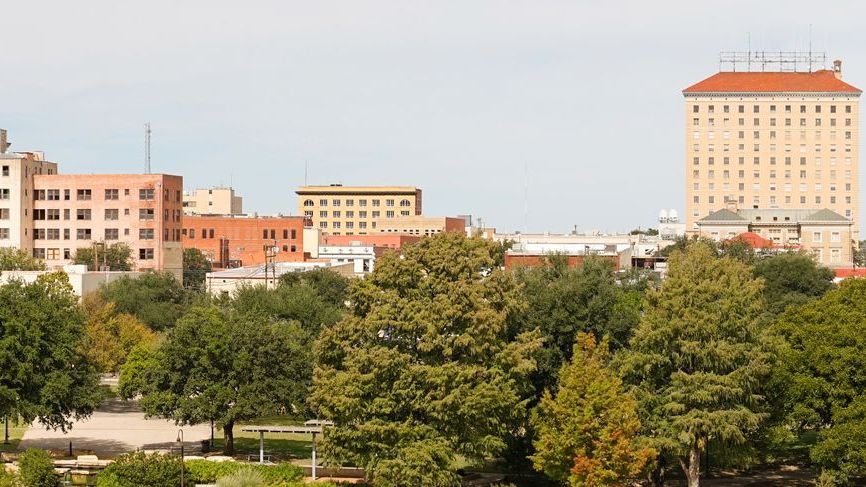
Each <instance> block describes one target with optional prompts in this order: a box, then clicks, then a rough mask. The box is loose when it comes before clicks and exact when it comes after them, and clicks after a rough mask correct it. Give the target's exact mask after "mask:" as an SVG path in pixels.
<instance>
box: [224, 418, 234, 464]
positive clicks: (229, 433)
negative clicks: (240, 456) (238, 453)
mask: <svg viewBox="0 0 866 487" xmlns="http://www.w3.org/2000/svg"><path fill="white" fill-rule="evenodd" d="M234 427H235V423H234V421H230V422H228V423H226V424H224V425H223V453H224V454H226V455H228V456H232V455H234V454H235V434H234Z"/></svg>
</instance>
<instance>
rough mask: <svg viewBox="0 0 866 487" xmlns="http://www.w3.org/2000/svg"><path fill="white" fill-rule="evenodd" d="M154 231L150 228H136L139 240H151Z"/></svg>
mask: <svg viewBox="0 0 866 487" xmlns="http://www.w3.org/2000/svg"><path fill="white" fill-rule="evenodd" d="M153 236H154V232H153V229H152V228H139V229H138V238H139V240H153Z"/></svg>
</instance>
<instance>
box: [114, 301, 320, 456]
mask: <svg viewBox="0 0 866 487" xmlns="http://www.w3.org/2000/svg"><path fill="white" fill-rule="evenodd" d="M311 372H312V369H311V366H310V353H309V347H306V346H304V335H303V333H302V332H301V330H300V328H299V327H298V325H297V324H296V323H294V322H269V321H258V320H248V319H245V318H244V317H238V316H232V315H231V314H230V313H227V312H226V311H225V310H222V309H220V308H218V307H217V306H213V305H211V306H206V307H205V306H196V307H193V308H192V309H191V310H190V311H189V312H187V313H186V314H185V315H184V316H183V317H181V319H179V320H178V322H177V325H176V326H175V327H174V329H172V330H171V331H169V333H168V335H167V336H166V338H165V341H164V342H163V343H162V344H160V345H159V346H158V347H156V348H154V349H150V350H148V349H144V348H138V349H136V350H135V351H133V353H131V354H130V356H129V358H128V359H127V363H126V364H124V366H123V367H122V369H121V376H120V394H121V396H123V397H125V398H133V397H136V396H139V395H140V396H141V399H140V404H141V407H142V409H143V410H144V411H145V413H147V414H148V415H153V416H160V417H164V418H169V419H173V420H174V421H176V422H177V423H178V424H181V425H184V424H197V423H203V422H206V421H210V420H213V421H215V422H216V423H217V424H219V425H221V426H222V428H223V433H224V436H225V453H226V454H227V455H232V454H234V435H233V432H234V425H235V423H237V422H238V421H243V420H249V419H254V418H257V417H260V416H262V415H267V414H278V413H280V412H286V411H288V412H293V411H295V410H298V409H299V408H301V407H302V406H303V404H304V401H305V399H306V393H307V389H308V387H309V384H310V375H311Z"/></svg>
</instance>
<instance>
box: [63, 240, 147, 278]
mask: <svg viewBox="0 0 866 487" xmlns="http://www.w3.org/2000/svg"><path fill="white" fill-rule="evenodd" d="M94 254H95V255H94ZM72 262H73V263H74V264H79V265H86V266H87V270H89V271H95V270H98V269H100V268H101V267H102V266H106V265H107V266H108V270H110V271H131V270H132V249H131V248H129V245H127V244H125V243H123V242H115V243H113V244H109V245H105V244H101V245H98V246H91V247H80V248H79V249H78V250H76V251H75V255H74V256H73V257H72ZM94 264H95V265H94Z"/></svg>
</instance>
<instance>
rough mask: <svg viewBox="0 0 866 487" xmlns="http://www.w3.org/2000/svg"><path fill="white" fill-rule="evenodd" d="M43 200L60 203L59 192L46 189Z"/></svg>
mask: <svg viewBox="0 0 866 487" xmlns="http://www.w3.org/2000/svg"><path fill="white" fill-rule="evenodd" d="M45 199H47V200H48V201H60V190H59V189H47V190H45Z"/></svg>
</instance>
